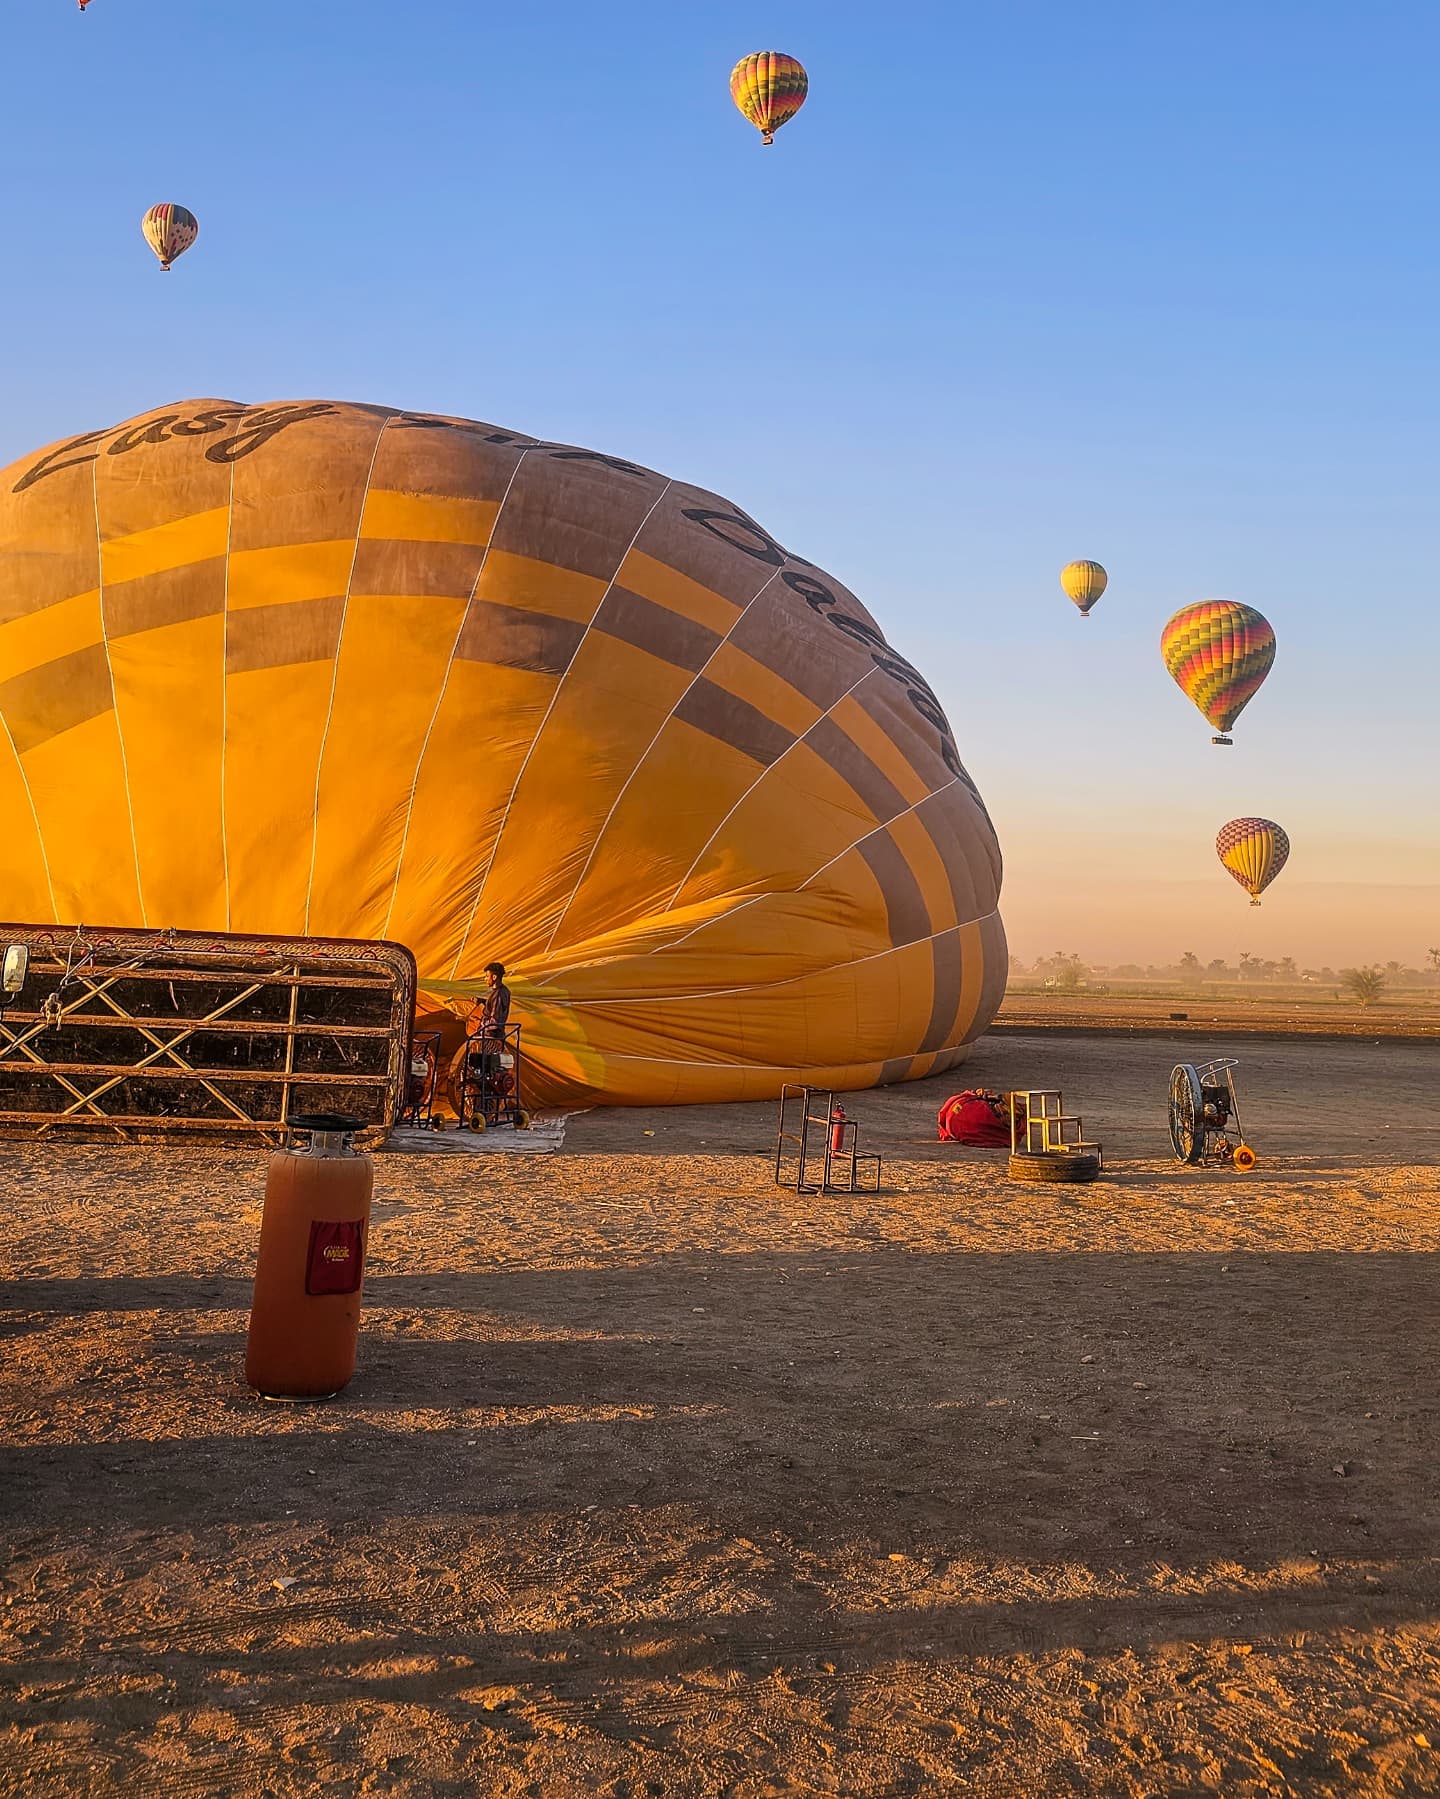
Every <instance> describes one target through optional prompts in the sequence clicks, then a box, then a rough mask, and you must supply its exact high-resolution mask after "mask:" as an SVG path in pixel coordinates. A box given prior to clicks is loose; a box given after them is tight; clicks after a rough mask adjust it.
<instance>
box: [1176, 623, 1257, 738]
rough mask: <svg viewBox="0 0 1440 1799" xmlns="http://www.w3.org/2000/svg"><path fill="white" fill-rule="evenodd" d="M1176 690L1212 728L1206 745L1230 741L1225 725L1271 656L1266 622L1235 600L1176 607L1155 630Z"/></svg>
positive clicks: (1244, 701) (1241, 707) (1249, 697)
mask: <svg viewBox="0 0 1440 1799" xmlns="http://www.w3.org/2000/svg"><path fill="white" fill-rule="evenodd" d="M1160 654H1161V655H1162V656H1163V657H1164V658H1165V666H1166V668H1168V669H1169V671H1170V673H1171V675H1172V676H1173V678H1174V680H1175V682H1176V684H1177V685H1178V686H1179V688H1180V691H1181V692H1182V693H1183V694H1185V696H1186V697H1187V698H1188V699H1191V700H1193V701H1194V703H1195V704H1196V706H1198V707H1199V709H1200V711H1201V712H1202V713H1203V714H1204V716H1205V717H1206V718H1207V719H1209V721H1210V723H1211V724H1212V725H1213V726H1214V727H1215V730H1216V732H1217V733H1218V735H1217V736H1215V737H1212V738H1211V739H1210V741H1211V742H1212V743H1230V742H1232V741H1233V740H1232V739H1231V738H1230V736H1229V735H1228V733H1229V730H1230V727H1231V726H1232V725H1233V724H1234V723H1235V720H1236V719H1237V718H1239V716H1240V714H1241V713H1242V712H1243V711H1244V710H1245V708H1246V706H1248V705H1249V704H1250V701H1251V700H1252V699H1253V698H1254V697H1255V694H1256V693H1257V692H1258V690H1259V687H1260V683H1261V682H1262V681H1263V680H1264V679H1265V677H1266V675H1268V674H1269V673H1270V665H1271V664H1272V663H1273V662H1274V660H1275V633H1274V632H1273V631H1272V630H1271V629H1270V623H1269V620H1268V619H1266V618H1265V617H1263V616H1262V614H1260V613H1258V612H1257V611H1256V610H1255V608H1254V607H1253V606H1242V605H1241V604H1240V602H1239V601H1238V600H1201V601H1200V602H1199V604H1198V605H1194V606H1182V607H1181V608H1180V610H1179V611H1178V612H1177V613H1176V614H1175V615H1174V617H1173V618H1171V619H1170V621H1169V623H1168V624H1167V625H1166V626H1165V629H1164V630H1163V631H1162V632H1161V634H1160Z"/></svg>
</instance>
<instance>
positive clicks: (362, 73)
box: [0, 0, 1440, 966]
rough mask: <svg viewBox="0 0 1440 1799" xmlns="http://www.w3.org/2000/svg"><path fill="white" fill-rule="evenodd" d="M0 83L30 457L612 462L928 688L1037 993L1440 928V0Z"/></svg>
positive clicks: (1, 453) (296, 8)
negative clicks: (348, 455)
mask: <svg viewBox="0 0 1440 1799" xmlns="http://www.w3.org/2000/svg"><path fill="white" fill-rule="evenodd" d="M762 47H767V48H768V47H774V48H778V49H784V50H788V51H790V52H791V53H792V54H795V55H797V56H799V57H800V58H801V59H802V60H803V61H804V62H805V63H806V65H807V66H808V68H809V70H810V76H811V97H810V101H809V103H808V105H807V106H806V108H805V110H804V112H803V113H802V114H801V116H800V117H799V118H798V119H797V120H796V121H795V122H794V123H793V124H792V125H790V126H788V127H787V128H786V129H785V130H784V131H783V132H782V133H781V134H780V137H779V139H778V140H777V143H776V145H775V147H774V148H773V149H771V150H762V149H761V147H760V145H759V141H758V138H757V137H756V136H755V134H754V133H753V132H752V131H751V130H750V128H749V127H748V126H746V125H745V124H744V123H743V121H742V120H741V119H740V118H739V116H738V114H736V113H735V112H734V111H733V109H732V107H731V104H730V99H729V93H728V88H727V77H728V74H729V70H730V67H731V64H732V63H733V62H734V61H735V59H736V58H737V57H738V56H740V55H741V54H742V53H744V52H745V51H747V50H751V49H759V48H762ZM0 59H3V63H0V66H3V68H4V72H5V76H6V81H5V91H6V101H5V106H4V109H3V111H0V145H3V155H0V195H3V199H4V203H5V205H4V211H5V216H6V219H7V221H8V230H7V246H8V255H7V259H6V265H7V266H6V273H7V279H6V280H4V281H3V282H0V333H3V341H4V343H5V345H6V347H7V354H6V356H5V359H4V363H3V365H0V462H3V461H8V460H10V459H11V458H13V457H15V456H18V455H20V454H22V453H24V452H25V451H27V450H30V449H32V448H34V447H36V446H38V445H39V444H41V443H42V442H46V441H49V440H51V439H53V438H56V437H60V436H63V435H66V434H68V433H71V432H77V431H83V430H87V429H92V428H95V427H98V426H102V425H105V424H108V423H111V422H114V421H118V420H119V419H121V418H123V417H125V416H127V415H129V414H131V413H134V412H138V411H141V410H143V409H145V408H148V407H152V406H155V405H158V404H160V403H162V402H164V401H166V400H170V399H176V398H181V397H188V396H192V395H221V396H225V397H230V398H236V399H244V400H255V401H258V400H265V399H279V398H301V397H324V398H338V399H358V400H369V401H378V402H385V403H389V404H394V405H400V406H406V407H413V408H417V409H427V410H434V411H442V412H454V413H462V414H469V415H471V416H475V417H479V418H485V419H491V420H495V421H497V422H499V423H502V424H506V425H510V426H513V427H516V428H518V429H520V430H524V431H527V432H532V433H536V434H538V435H543V436H548V437H554V438H563V439H568V440H571V441H575V442H580V443H585V444H591V445H594V446H596V447H599V448H604V449H608V450H614V451H618V452H620V453H622V454H624V455H626V456H629V457H633V458H635V459H637V460H639V461H641V462H645V463H648V464H650V465H651V466H654V467H657V468H660V469H663V470H664V471H665V472H666V473H668V474H672V475H676V476H679V477H682V478H684V479H687V480H693V481H696V482H699V483H702V484H704V485H707V486H710V487H713V488H716V489H718V490H719V491H720V492H722V493H725V494H728V495H731V496H732V497H733V498H735V499H736V500H738V501H739V502H740V503H741V504H742V505H744V506H745V507H746V508H747V509H748V510H750V511H751V512H752V513H754V514H755V515H756V516H757V517H758V518H759V519H761V520H762V521H763V522H764V523H765V524H766V525H767V526H768V527H769V528H770V529H771V530H773V531H774V532H775V533H776V535H777V536H778V537H780V539H781V540H782V541H784V542H786V543H787V544H789V545H790V546H791V547H792V548H793V549H795V550H796V551H797V552H798V553H800V554H801V555H804V556H807V557H810V558H812V559H813V560H815V561H817V562H819V563H821V564H822V565H824V566H825V567H827V568H830V569H832V570H833V571H834V572H835V573H836V574H837V575H838V576H840V577H841V579H843V580H844V581H846V582H847V583H848V584H849V585H851V586H852V587H853V588H854V589H855V590H856V591H857V592H858V593H859V594H860V595H861V597H862V598H863V599H864V600H865V601H866V603H867V604H868V605H869V606H870V608H871V610H872V611H873V612H874V613H875V614H876V615H877V617H878V618H879V619H880V620H881V622H882V623H883V624H884V626H885V628H886V630H887V632H888V633H889V635H890V637H891V638H892V640H893V641H894V642H895V643H896V645H897V646H898V647H899V648H901V649H902V650H903V651H904V652H905V653H906V654H908V655H910V656H911V657H913V658H914V659H915V660H916V661H917V662H918V663H919V665H920V666H921V667H922V668H923V669H925V670H926V672H927V673H928V674H929V675H930V678H931V680H932V682H933V684H934V685H935V687H936V690H937V691H938V693H939V694H940V696H941V698H942V699H943V700H944V702H945V704H946V707H947V710H948V711H949V713H950V717H951V719H952V722H953V723H954V726H955V731H956V736H957V739H958V741H959V745H960V750H961V754H962V756H963V757H964V758H965V761H966V763H967V766H968V767H969V769H970V771H971V773H972V774H973V775H974V776H975V778H976V780H977V781H978V783H979V784H980V787H981V789H982V791H983V792H984V793H985V795H986V798H987V801H988V802H989V805H990V808H991V811H992V813H993V814H994V817H995V820H996V823H997V826H998V828H999V831H1000V837H1001V842H1002V844H1003V846H1004V849H1005V852H1006V862H1007V873H1006V883H1005V895H1004V902H1003V904H1004V912H1005V916H1006V919H1007V922H1008V924H1009V927H1010V933H1011V938H1012V942H1013V944H1014V947H1015V949H1016V951H1017V953H1019V954H1020V955H1022V956H1024V957H1026V958H1027V959H1030V958H1032V957H1033V956H1035V955H1036V954H1039V953H1042V952H1046V951H1048V950H1050V949H1053V948H1057V947H1058V948H1065V949H1074V950H1078V951H1079V952H1080V953H1081V954H1083V955H1086V956H1089V957H1093V958H1098V959H1102V960H1122V959H1123V960H1129V959H1135V960H1139V961H1141V962H1145V961H1150V960H1165V961H1169V960H1172V959H1173V958H1174V957H1176V956H1178V954H1179V953H1180V951H1181V950H1184V949H1187V948H1188V949H1194V950H1195V951H1196V952H1197V953H1198V954H1199V955H1200V956H1201V958H1202V960H1208V959H1209V958H1210V957H1211V956H1214V955H1224V956H1227V957H1228V958H1230V959H1231V960H1234V959H1235V957H1236V956H1237V955H1238V953H1239V951H1241V950H1248V951H1250V952H1251V953H1253V954H1256V955H1260V956H1281V955H1285V954H1293V955H1295V956H1297V957H1298V958H1299V959H1301V960H1302V961H1305V962H1315V963H1321V962H1327V963H1331V964H1332V965H1335V966H1339V965H1341V964H1345V963H1350V962H1354V961H1357V960H1369V959H1379V960H1385V959H1388V958H1390V957H1399V958H1401V959H1403V960H1406V961H1409V962H1412V963H1418V962H1419V961H1420V960H1421V959H1422V958H1423V955H1424V952H1425V950H1426V949H1427V948H1428V947H1429V945H1431V944H1436V943H1440V804H1437V800H1436V764H1437V750H1440V722H1437V687H1440V627H1437V624H1436V616H1437V614H1436V604H1435V595H1434V590H1435V586H1436V570H1437V557H1436V552H1435V537H1436V531H1437V511H1436V497H1437V485H1440V484H1437V474H1440V468H1437V464H1440V434H1437V430H1436V412H1437V398H1440V393H1437V386H1440V383H1437V357H1440V336H1437V331H1436V323H1435V321H1436V319H1437V317H1440V241H1437V233H1436V217H1437V214H1436V208H1435V199H1434V181H1435V170H1436V167H1437V164H1440V123H1437V118H1440V115H1437V111H1436V107H1435V103H1434V82H1435V71H1436V69H1437V68H1440V7H1437V6H1436V5H1434V4H1433V0H1407V3H1404V4H1400V3H1396V0H1367V3H1366V4H1364V5H1361V4H1359V3H1358V0H1343V3H1340V0H1265V3H1264V4H1263V5H1260V6H1257V5H1256V4H1255V3H1254V0H1245V3H1240V0H1212V4H1210V5H1207V6H1205V7H1203V8H1202V7H1183V8H1182V7H1164V6H1156V5H1155V4H1154V3H1153V0H1108V3H1107V4H1106V5H1105V6H1103V7H1093V6H1092V7H1077V6H1075V5H1073V4H1071V3H1065V0H1003V3H1002V0H986V3H985V4H970V5H967V4H963V3H962V0H948V3H946V0H940V3H937V4H923V3H921V4H910V5H906V4H897V5H892V6H889V7H884V8H879V7H874V6H869V5H866V6H859V5H854V4H847V3H846V0H816V3H814V4H787V3H785V0H777V3H775V4H769V5H758V4H751V3H749V0H737V3H735V4H728V5H710V4H704V3H701V0H687V3H686V4H684V5H676V4H674V3H673V0H615V3H614V4H607V5H598V4H595V3H594V0H551V3H549V4H540V3H535V4H530V3H526V4H518V3H514V0H512V3H510V4H506V5H503V6H500V5H490V4H486V3H485V0H472V3H468V4H464V3H456V0H447V3H446V4H443V5H441V4H438V3H433V4H432V3H431V0H408V3H406V4H400V3H399V0H346V3H345V4H338V3H337V4H319V3H316V0H93V3H92V5H91V7H90V10H89V12H88V13H87V14H86V15H84V16H83V17H82V16H81V15H80V14H79V13H78V11H77V10H76V8H75V6H74V5H73V4H72V0H8V3H7V4H6V6H5V7H4V10H3V15H0ZM158 200H177V201H180V202H182V203H183V204H185V205H187V206H189V207H190V208H191V209H192V210H193V211H194V212H195V213H196V214H197V215H198V216H199V219H200V223H201V236H200V240H199V243H198V244H197V246H196V248H195V249H194V250H193V251H192V252H191V253H190V254H189V255H188V256H187V257H186V258H185V260H184V261H183V262H182V263H180V264H179V265H177V268H176V270H175V272H174V273H173V274H171V275H169V276H163V275H161V274H160V273H159V271H158V269H157V267H156V265H155V263H154V261H153V260H152V258H151V257H150V254H149V252H148V251H147V250H146V249H145V248H144V246H143V244H142V243H141V240H140V237H139V233H138V222H139V219H140V216H141V214H142V213H143V211H144V210H145V208H146V207H147V206H148V205H150V204H151V203H152V202H155V201H158ZM1074 556H1092V557H1096V558H1098V559H1099V560H1101V561H1103V562H1104V563H1105V564H1106V566H1107V567H1108V568H1109V570H1110V573H1111V587H1110V591H1109V593H1107V594H1106V596H1105V598H1104V599H1103V600H1102V601H1101V603H1100V605H1099V607H1098V608H1097V610H1096V613H1095V615H1094V617H1093V618H1092V619H1091V620H1090V621H1089V622H1087V623H1082V622H1081V621H1080V619H1079V617H1078V615H1077V614H1076V613H1075V612H1074V611H1073V609H1072V608H1071V607H1070V606H1069V604H1068V603H1067V602H1066V601H1065V600H1064V598H1063V597H1062V595H1061V594H1060V592H1059V589H1058V586H1057V584H1056V573H1057V571H1058V569H1059V567H1060V565H1061V564H1062V563H1064V562H1065V561H1067V560H1069V559H1070V558H1071V557H1074ZM1210 596H1226V597H1230V598H1235V599H1241V600H1246V601H1249V602H1250V603H1252V604H1254V605H1257V606H1259V607H1260V609H1261V610H1262V611H1263V612H1264V613H1265V614H1266V615H1267V616H1268V617H1269V618H1270V620H1271V622H1272V623H1273V624H1274V626H1275V629H1276V632H1277V635H1278V638H1279V654H1278V657H1277V660H1276V665H1275V669H1274V672H1273V674H1272V675H1271V678H1270V680H1269V682H1268V684H1267V685H1266V687H1265V689H1264V690H1263V692H1262V693H1261V695H1260V696H1259V698H1258V699H1256V700H1255V701H1254V702H1253V704H1252V705H1251V707H1250V709H1249V711H1248V712H1246V713H1245V715H1244V716H1243V717H1242V719H1241V720H1240V723H1239V725H1238V726H1237V729H1236V747H1235V748H1234V749H1232V750H1217V749H1212V748H1211V747H1210V745H1209V741H1208V739H1209V731H1208V728H1207V727H1206V725H1205V724H1204V722H1203V721H1202V720H1201V718H1200V716H1199V714H1198V713H1196V712H1195V711H1194V710H1193V709H1192V708H1191V707H1190V706H1189V704H1188V702H1186V701H1185V700H1184V699H1183V698H1182V696H1181V695H1180V693H1179V692H1178V690H1177V689H1176V688H1174V687H1173V685H1172V684H1171V682H1170V681H1169V678H1168V677H1167V675H1166V674H1165V672H1164V669H1163V667H1162V665H1161V663H1160V659H1159V654H1158V648H1157V640H1158V637H1159V632H1160V627H1161V625H1162V624H1163V623H1164V621H1165V619H1166V618H1167V617H1168V616H1169V614H1170V613H1171V612H1172V611H1173V610H1174V609H1175V608H1176V607H1177V606H1179V605H1181V604H1184V603H1186V602H1188V601H1190V600H1194V599H1199V598H1204V597H1210ZM1246 812H1258V813H1262V814H1265V815H1268V816H1270V817H1273V818H1276V819H1279V820H1280V821H1281V823H1283V824H1284V825H1285V826H1286V828H1287V829H1288V830H1289V832H1290V835H1291V838H1292V841H1293V845H1294V849H1293V854H1292V858H1291V863H1290V867H1289V868H1288V869H1287V870H1286V871H1285V873H1284V875H1283V876H1282V877H1281V879H1280V880H1279V881H1278V882H1277V883H1276V885H1275V886H1274V888H1272V890H1271V893H1270V895H1269V896H1267V900H1266V904H1265V906H1264V907H1263V909H1262V910H1261V911H1260V912H1258V913H1256V912H1252V911H1251V910H1250V909H1249V908H1248V906H1247V904H1246V901H1245V898H1244V896H1243V895H1242V894H1241V892H1240V890H1239V889H1238V888H1237V887H1236V886H1235V885H1234V884H1233V883H1232V882H1231V881H1230V879H1229V877H1228V876H1226V875H1225V874H1224V873H1223V871H1221V870H1220V868H1219V866H1218V864H1217V863H1216V862H1215V860H1214V851H1213V841H1214V836H1215V832H1216V830H1217V828H1218V827H1219V825H1220V824H1221V823H1223V822H1224V821H1225V820H1226V819H1227V818H1229V817H1231V816H1233V815H1235V814H1237V813H1246Z"/></svg>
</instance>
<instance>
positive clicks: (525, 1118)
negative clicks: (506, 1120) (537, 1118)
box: [515, 1112, 530, 1131]
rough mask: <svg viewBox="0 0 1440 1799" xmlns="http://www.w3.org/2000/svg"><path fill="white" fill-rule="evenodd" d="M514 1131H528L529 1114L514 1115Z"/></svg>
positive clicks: (518, 1113) (519, 1113)
mask: <svg viewBox="0 0 1440 1799" xmlns="http://www.w3.org/2000/svg"><path fill="white" fill-rule="evenodd" d="M515 1129H516V1130H517V1131H528V1130H529V1129H530V1114H529V1113H528V1112H517V1113H516V1114H515Z"/></svg>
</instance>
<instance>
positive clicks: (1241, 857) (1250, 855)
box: [1215, 818, 1290, 906]
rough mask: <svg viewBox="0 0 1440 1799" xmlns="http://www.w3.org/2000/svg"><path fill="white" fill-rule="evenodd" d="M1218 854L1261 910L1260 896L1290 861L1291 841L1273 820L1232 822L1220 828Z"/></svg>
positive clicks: (1251, 900)
mask: <svg viewBox="0 0 1440 1799" xmlns="http://www.w3.org/2000/svg"><path fill="white" fill-rule="evenodd" d="M1215 854H1216V855H1217V856H1218V857H1219V858H1220V861H1221V863H1222V864H1223V865H1224V866H1225V867H1226V868H1227V869H1228V870H1229V871H1230V875H1231V877H1232V879H1234V880H1236V881H1238V882H1239V883H1240V885H1241V886H1242V887H1243V888H1244V889H1245V891H1246V892H1247V893H1248V894H1249V895H1250V904H1251V905H1252V906H1258V905H1259V904H1260V895H1261V894H1262V893H1263V892H1264V891H1265V889H1266V888H1267V887H1268V886H1269V885H1270V883H1271V882H1272V881H1273V880H1274V879H1275V877H1276V875H1278V874H1279V872H1280V870H1281V869H1282V868H1283V867H1284V866H1285V864H1286V863H1287V862H1288V861H1289V860H1290V839H1289V838H1288V837H1287V836H1286V835H1285V833H1284V831H1282V830H1281V828H1280V826H1279V825H1277V824H1276V823H1275V821H1274V819H1272V818H1232V819H1231V820H1230V822H1229V824H1225V825H1221V827H1220V834H1219V836H1218V837H1217V838H1216V839H1215Z"/></svg>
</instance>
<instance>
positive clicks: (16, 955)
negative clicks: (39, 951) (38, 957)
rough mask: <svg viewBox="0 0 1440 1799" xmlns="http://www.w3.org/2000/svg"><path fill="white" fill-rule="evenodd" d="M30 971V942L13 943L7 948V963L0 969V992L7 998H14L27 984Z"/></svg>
mask: <svg viewBox="0 0 1440 1799" xmlns="http://www.w3.org/2000/svg"><path fill="white" fill-rule="evenodd" d="M29 972H30V945H29V944H28V943H12V944H9V945H8V946H7V948H6V950H5V963H4V968H3V971H0V992H3V993H4V994H5V996H6V998H7V999H12V998H13V997H14V996H15V995H16V994H17V993H18V992H19V991H20V989H21V988H22V987H23V986H24V985H25V977H26V975H27V974H29Z"/></svg>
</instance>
